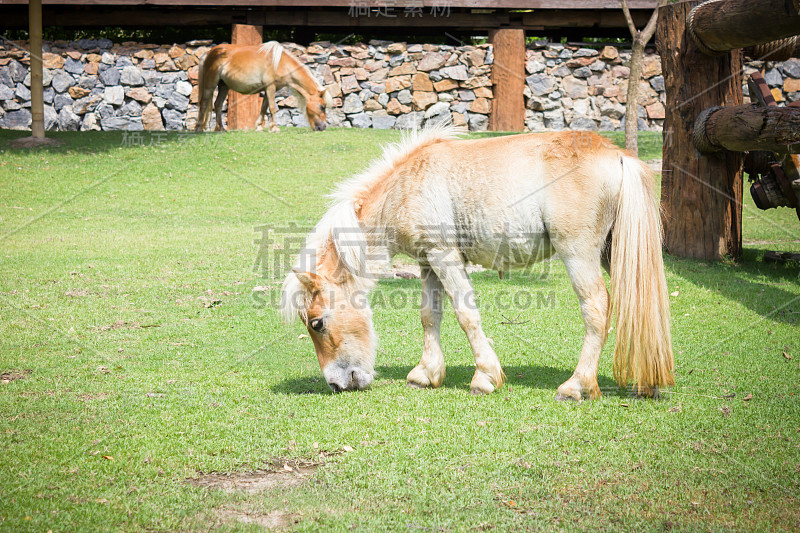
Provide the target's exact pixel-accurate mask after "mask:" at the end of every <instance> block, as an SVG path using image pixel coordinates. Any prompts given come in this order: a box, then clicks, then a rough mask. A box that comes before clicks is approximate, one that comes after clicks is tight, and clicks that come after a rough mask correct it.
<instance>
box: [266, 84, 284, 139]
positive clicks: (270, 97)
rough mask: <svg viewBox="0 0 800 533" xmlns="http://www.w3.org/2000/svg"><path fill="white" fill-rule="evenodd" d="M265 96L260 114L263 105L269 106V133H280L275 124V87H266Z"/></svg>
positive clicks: (276, 107) (276, 110) (276, 109)
mask: <svg viewBox="0 0 800 533" xmlns="http://www.w3.org/2000/svg"><path fill="white" fill-rule="evenodd" d="M266 93H267V95H266V96H265V97H264V104H263V105H262V106H261V109H262V113H263V110H264V105H266V104H269V131H271V132H272V133H276V132H278V131H280V129H279V128H278V125H277V124H275V114H276V113H277V112H278V106H277V105H275V86H274V85H267V90H266Z"/></svg>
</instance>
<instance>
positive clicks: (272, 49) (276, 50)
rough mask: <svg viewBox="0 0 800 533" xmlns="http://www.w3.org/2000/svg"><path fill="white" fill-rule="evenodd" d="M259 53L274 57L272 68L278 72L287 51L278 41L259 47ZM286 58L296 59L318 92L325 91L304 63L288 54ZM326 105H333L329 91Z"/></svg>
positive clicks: (326, 96)
mask: <svg viewBox="0 0 800 533" xmlns="http://www.w3.org/2000/svg"><path fill="white" fill-rule="evenodd" d="M258 51H259V52H261V53H262V54H264V55H265V56H267V57H268V56H270V55H271V56H272V68H273V70H277V69H278V65H279V64H280V62H281V56H282V55H283V54H284V53H286V50H285V49H284V48H283V45H281V43H279V42H278V41H267V42H265V43H264V44H262V45H261V46H259V47H258ZM286 57H289V58H291V59H294V62H295V63H297V66H298V67H299V68H302V69H303V70H304V71H305V72H306V73H308V75H309V76H310V77H311V79H313V80H314V83H315V84H316V87H317V90H318V91H321V90H322V89H323V87H322V84H321V83H320V82H319V80H318V79H317V77H316V76H314V74H313V73H312V72H311V69H310V68H308V66H307V65H305V64H304V63H303V62H302V61H299V60H298V59H297V58H296V57H294V56H293V55H292V54H289V53H286ZM295 92H296V91H295ZM297 94H299V93H297ZM325 105H326V106H328V107H331V106H332V105H333V99H332V98H331V96H330V95H329V94H328V92H327V91H325Z"/></svg>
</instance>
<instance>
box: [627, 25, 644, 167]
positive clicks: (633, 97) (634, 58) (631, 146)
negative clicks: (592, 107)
mask: <svg viewBox="0 0 800 533" xmlns="http://www.w3.org/2000/svg"><path fill="white" fill-rule="evenodd" d="M644 46H645V45H644V43H642V42H641V40H640V39H639V38H638V37H637V38H635V39H634V40H633V48H632V50H631V63H630V75H629V76H628V93H627V96H626V100H625V148H626V149H627V150H628V151H629V152H630V153H632V154H633V155H635V156H638V155H639V83H640V82H641V80H642V61H643V60H644Z"/></svg>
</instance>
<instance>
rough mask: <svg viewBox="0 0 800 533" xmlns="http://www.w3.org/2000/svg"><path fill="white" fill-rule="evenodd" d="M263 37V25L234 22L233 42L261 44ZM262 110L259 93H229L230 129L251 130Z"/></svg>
mask: <svg viewBox="0 0 800 533" xmlns="http://www.w3.org/2000/svg"><path fill="white" fill-rule="evenodd" d="M262 38H263V33H262V27H261V26H251V25H249V24H234V25H233V30H232V35H231V43H232V44H247V45H254V44H261V42H262ZM260 110H261V100H260V99H259V97H258V95H257V94H250V95H244V94H239V93H236V92H233V91H230V92H229V93H228V115H227V117H228V124H227V126H228V129H229V130H251V129H253V128H255V125H256V119H257V118H258V113H259V111H260Z"/></svg>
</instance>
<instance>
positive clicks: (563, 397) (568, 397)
mask: <svg viewBox="0 0 800 533" xmlns="http://www.w3.org/2000/svg"><path fill="white" fill-rule="evenodd" d="M556 401H557V402H581V401H583V399H582V398H581V395H580V394H579V395H578V397H577V398H576V397H575V396H574V395H572V394H562V393H560V392H559V393H557V394H556Z"/></svg>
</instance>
